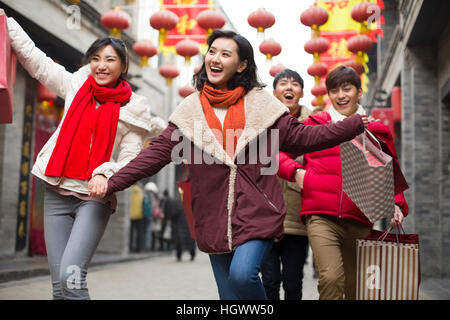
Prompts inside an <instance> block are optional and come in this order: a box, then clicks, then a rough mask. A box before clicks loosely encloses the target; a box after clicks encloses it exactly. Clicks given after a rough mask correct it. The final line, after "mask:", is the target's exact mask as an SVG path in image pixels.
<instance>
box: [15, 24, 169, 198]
mask: <svg viewBox="0 0 450 320" xmlns="http://www.w3.org/2000/svg"><path fill="white" fill-rule="evenodd" d="M8 30H9V36H10V38H11V46H12V47H13V49H14V51H15V53H16V55H17V58H18V60H19V61H20V63H21V64H22V66H23V67H24V68H25V69H26V70H27V71H28V73H29V74H30V75H31V76H32V77H33V78H36V79H37V80H38V81H39V82H41V83H42V84H43V85H44V86H46V87H47V88H48V89H50V90H51V91H53V92H54V93H56V94H57V95H58V96H59V97H61V98H63V99H65V105H64V117H65V115H66V113H67V111H68V109H69V107H70V105H71V103H72V100H73V98H74V97H75V95H76V93H77V92H78V90H79V88H80V87H81V86H82V85H83V83H84V82H85V81H86V79H87V78H88V76H89V75H90V73H91V71H90V67H89V65H86V66H83V67H81V68H80V69H79V70H78V71H77V72H75V73H70V72H68V71H66V69H65V68H64V67H63V66H61V65H59V64H57V63H55V62H54V61H53V60H52V59H50V58H49V57H47V56H46V55H45V53H44V52H42V51H41V50H39V49H38V48H37V47H36V46H35V44H34V42H33V41H32V40H31V39H30V37H29V36H28V35H27V34H26V33H25V31H24V30H23V29H22V27H20V25H19V24H18V23H17V22H16V21H15V20H14V19H13V18H8ZM64 117H63V119H62V120H61V122H60V124H59V126H58V128H57V129H56V131H55V132H54V133H53V135H52V136H51V137H50V139H49V140H48V141H47V143H46V144H45V145H44V147H43V148H42V149H41V151H40V152H39V154H38V156H37V158H36V162H35V164H34V166H33V169H32V171H31V172H32V173H33V174H34V175H35V176H36V177H38V178H40V179H42V180H43V181H45V182H47V183H49V184H51V185H54V186H58V187H60V188H62V189H66V190H71V191H75V192H78V193H83V194H88V180H78V179H69V178H60V177H48V176H46V175H45V169H46V167H47V163H48V161H49V159H50V156H51V154H52V152H53V148H54V147H55V144H56V140H57V138H58V134H59V130H60V128H61V125H62V123H63V121H64ZM164 127H165V123H164V121H163V120H162V119H161V118H158V117H151V116H150V105H149V103H148V101H147V99H146V98H145V97H144V96H140V95H138V94H135V93H133V94H132V95H131V98H130V101H129V103H128V104H127V105H125V106H122V107H121V108H120V114H119V122H118V124H117V133H116V138H115V141H114V148H113V151H112V157H111V160H110V161H109V162H105V163H103V164H102V165H100V166H99V167H97V168H96V169H95V170H94V172H93V173H92V175H93V176H94V175H97V174H103V175H105V176H106V177H107V178H110V177H111V176H112V175H113V174H114V173H116V172H117V171H118V170H119V169H120V168H122V167H123V166H125V165H126V164H127V163H128V162H129V161H130V160H132V159H133V158H134V157H135V156H136V155H137V154H138V153H139V152H140V151H141V149H142V144H143V141H144V139H146V138H147V137H150V138H152V137H155V136H157V135H158V134H159V133H160V132H161V131H162V130H163V129H164ZM115 155H117V161H114V159H113V157H114V156H115Z"/></svg>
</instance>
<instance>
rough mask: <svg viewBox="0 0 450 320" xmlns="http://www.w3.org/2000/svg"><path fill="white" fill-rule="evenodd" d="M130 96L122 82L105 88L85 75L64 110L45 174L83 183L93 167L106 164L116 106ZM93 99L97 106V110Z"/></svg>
mask: <svg viewBox="0 0 450 320" xmlns="http://www.w3.org/2000/svg"><path fill="white" fill-rule="evenodd" d="M130 97H131V87H130V85H129V84H128V83H127V82H126V81H123V80H121V81H120V82H119V84H118V85H117V87H116V88H107V87H102V86H99V85H97V83H96V82H95V80H94V78H93V77H92V76H89V78H88V79H87V80H86V81H85V83H84V84H83V85H82V86H81V88H80V89H79V90H78V92H77V94H76V95H75V98H74V99H73V101H72V104H71V105H70V108H69V110H68V111H67V114H66V116H65V118H64V122H63V124H62V126H61V130H60V132H59V135H58V139H57V141H56V145H55V148H54V149H53V153H52V155H51V157H50V160H49V162H48V164H47V168H46V170H45V175H46V176H52V177H66V178H72V179H80V180H87V179H90V178H91V176H92V171H94V169H95V168H97V167H98V166H99V165H101V164H102V163H104V162H107V161H110V158H111V153H112V149H113V147H114V140H115V137H116V131H117V122H118V120H119V113H120V106H121V104H122V103H123V102H125V101H127V100H129V99H130ZM95 100H97V101H98V102H100V103H101V105H100V106H99V107H98V108H96V105H95Z"/></svg>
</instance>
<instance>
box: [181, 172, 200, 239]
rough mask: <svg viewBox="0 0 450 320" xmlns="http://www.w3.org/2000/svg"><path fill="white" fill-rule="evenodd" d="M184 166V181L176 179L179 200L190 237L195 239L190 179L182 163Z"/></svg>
mask: <svg viewBox="0 0 450 320" xmlns="http://www.w3.org/2000/svg"><path fill="white" fill-rule="evenodd" d="M184 167H185V169H186V179H185V180H184V181H178V192H179V193H180V197H181V201H182V202H183V208H184V214H185V215H186V220H187V223H188V226H189V232H190V233H191V238H192V239H196V236H195V229H194V215H193V213H192V203H191V181H190V177H189V170H188V168H187V165H186V164H184Z"/></svg>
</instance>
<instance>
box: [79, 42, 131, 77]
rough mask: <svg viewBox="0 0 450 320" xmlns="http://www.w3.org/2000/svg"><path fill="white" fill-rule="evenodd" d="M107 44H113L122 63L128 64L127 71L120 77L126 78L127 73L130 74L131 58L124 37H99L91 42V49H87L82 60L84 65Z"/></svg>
mask: <svg viewBox="0 0 450 320" xmlns="http://www.w3.org/2000/svg"><path fill="white" fill-rule="evenodd" d="M107 45H111V46H112V47H113V49H114V51H116V53H117V55H118V56H119V59H120V61H121V62H122V64H123V65H124V66H126V68H125V72H123V73H122V74H121V75H120V78H121V79H122V80H126V78H127V74H128V60H129V59H128V49H127V45H126V44H125V42H124V41H123V40H122V39H119V38H114V37H102V38H98V39H97V40H95V41H94V42H93V43H92V44H91V46H90V47H89V49H87V51H86V53H85V54H84V57H83V60H82V63H83V65H85V64H87V63H89V62H91V59H92V57H93V56H94V55H95V53H96V52H97V51H98V50H99V49H101V48H103V47H106V46H107Z"/></svg>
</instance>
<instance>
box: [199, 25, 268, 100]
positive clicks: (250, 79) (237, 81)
mask: <svg viewBox="0 0 450 320" xmlns="http://www.w3.org/2000/svg"><path fill="white" fill-rule="evenodd" d="M217 38H228V39H233V40H234V41H235V42H236V44H237V46H238V55H239V60H240V61H245V60H247V67H246V68H245V70H244V71H242V72H241V73H239V72H236V73H235V74H234V75H233V77H231V79H230V80H229V81H228V83H227V87H228V89H230V90H233V89H235V88H236V87H239V86H242V87H244V89H245V90H246V91H247V92H248V91H250V90H251V89H253V88H263V87H265V84H263V83H261V82H260V81H259V79H258V75H257V69H258V68H257V67H256V63H255V57H254V54H253V48H252V45H251V44H250V42H249V41H248V40H247V39H246V38H245V37H243V36H241V35H240V34H237V33H236V32H234V31H226V30H214V31H213V33H212V34H211V35H210V36H209V38H208V41H207V42H206V43H207V44H208V50H207V52H208V51H209V49H210V48H211V45H212V43H213V42H214V40H216V39H217ZM205 82H208V76H207V74H206V68H205V59H203V64H202V67H201V68H200V70H199V71H198V72H197V73H196V74H194V77H193V78H192V84H193V85H194V87H195V88H196V89H197V90H198V91H201V90H202V89H203V85H204V84H205Z"/></svg>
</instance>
